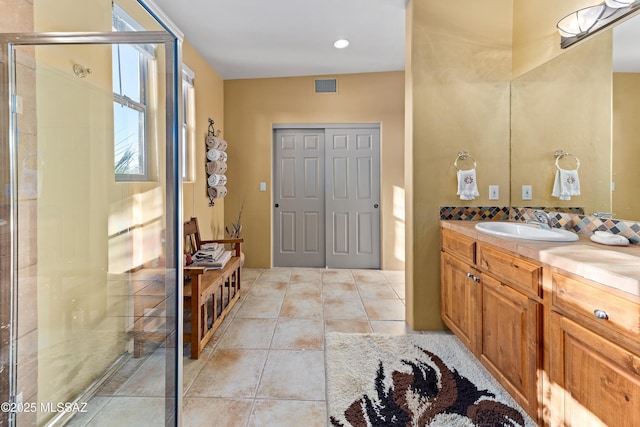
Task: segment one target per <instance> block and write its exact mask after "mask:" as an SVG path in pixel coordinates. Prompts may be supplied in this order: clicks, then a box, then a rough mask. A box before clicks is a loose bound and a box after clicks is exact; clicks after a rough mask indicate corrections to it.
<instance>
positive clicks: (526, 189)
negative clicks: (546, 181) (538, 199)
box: [522, 185, 533, 200]
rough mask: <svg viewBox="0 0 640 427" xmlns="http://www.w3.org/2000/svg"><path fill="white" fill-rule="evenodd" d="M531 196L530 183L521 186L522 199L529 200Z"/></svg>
mask: <svg viewBox="0 0 640 427" xmlns="http://www.w3.org/2000/svg"><path fill="white" fill-rule="evenodd" d="M532 198H533V190H532V188H531V186H530V185H523V186H522V200H531V199H532Z"/></svg>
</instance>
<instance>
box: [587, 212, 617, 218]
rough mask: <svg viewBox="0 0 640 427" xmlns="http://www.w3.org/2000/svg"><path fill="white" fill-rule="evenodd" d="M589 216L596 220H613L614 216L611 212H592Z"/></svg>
mask: <svg viewBox="0 0 640 427" xmlns="http://www.w3.org/2000/svg"><path fill="white" fill-rule="evenodd" d="M591 216H595V217H596V218H613V217H614V216H616V214H614V213H613V212H594V213H592V214H591Z"/></svg>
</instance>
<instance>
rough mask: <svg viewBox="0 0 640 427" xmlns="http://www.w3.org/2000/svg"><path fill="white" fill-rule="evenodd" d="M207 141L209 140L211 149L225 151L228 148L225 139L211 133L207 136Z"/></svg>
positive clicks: (208, 146) (208, 143)
mask: <svg viewBox="0 0 640 427" xmlns="http://www.w3.org/2000/svg"><path fill="white" fill-rule="evenodd" d="M206 141H207V148H208V149H210V150H220V151H225V150H226V149H227V145H228V144H227V141H225V140H224V139H222V138H220V137H217V136H212V135H209V136H207V139H206Z"/></svg>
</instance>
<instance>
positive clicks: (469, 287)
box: [440, 253, 479, 352]
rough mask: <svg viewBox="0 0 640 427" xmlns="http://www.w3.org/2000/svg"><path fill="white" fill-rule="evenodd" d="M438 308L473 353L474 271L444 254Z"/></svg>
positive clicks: (474, 330)
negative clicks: (469, 275)
mask: <svg viewBox="0 0 640 427" xmlns="http://www.w3.org/2000/svg"><path fill="white" fill-rule="evenodd" d="M440 271H441V276H440V277H441V284H440V286H441V288H442V289H441V290H440V298H441V301H440V306H441V307H440V309H441V312H442V320H443V321H444V323H445V324H446V325H447V326H448V327H449V328H450V329H451V330H452V331H453V333H455V334H456V336H457V337H458V338H459V339H460V341H462V342H463V343H464V344H465V345H466V346H467V348H469V349H470V350H471V351H473V352H475V342H476V337H475V336H476V333H477V332H476V331H477V328H478V326H479V325H478V323H479V322H478V319H477V313H478V310H477V308H476V307H477V304H478V303H477V302H476V295H477V293H478V287H479V285H478V283H477V282H475V281H474V280H473V278H474V277H477V276H476V275H474V276H472V277H468V274H469V273H471V274H477V273H476V272H475V270H473V269H472V267H470V266H469V265H468V264H466V263H464V262H462V261H460V260H458V259H457V258H454V257H452V256H451V255H449V254H447V253H443V254H442V258H441V269H440Z"/></svg>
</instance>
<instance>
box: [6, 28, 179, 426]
mask: <svg viewBox="0 0 640 427" xmlns="http://www.w3.org/2000/svg"><path fill="white" fill-rule="evenodd" d="M5 43H6V44H5V45H4V46H6V47H7V48H8V49H7V50H5V52H9V53H8V58H6V59H7V63H8V64H9V66H8V67H7V68H6V80H7V84H8V86H6V87H7V88H8V89H7V91H6V92H5V91H4V90H3V93H8V94H9V95H8V97H9V100H10V109H11V112H10V114H9V115H8V117H9V120H8V123H7V122H4V124H3V126H2V127H3V132H4V128H5V126H6V125H8V128H9V129H10V132H7V134H8V135H10V137H9V139H8V141H6V143H2V145H3V146H2V147H1V148H2V150H0V151H2V152H3V153H5V152H6V153H8V154H7V158H6V162H5V159H2V160H0V161H2V162H3V169H4V167H5V164H7V165H8V166H9V170H10V172H9V174H7V175H8V176H7V179H8V181H6V182H5V183H4V184H5V185H4V187H3V189H5V194H4V197H5V200H4V201H5V203H3V206H2V209H3V210H2V212H1V214H0V217H1V218H3V219H4V221H6V223H4V224H3V225H2V227H3V229H4V227H7V229H8V231H9V234H10V237H9V239H8V240H7V242H8V244H9V246H10V256H9V264H10V269H11V274H10V277H9V278H8V280H7V281H5V278H4V275H3V281H2V289H3V291H2V295H3V297H2V301H1V303H2V304H3V305H2V308H1V309H2V312H3V315H2V317H3V326H4V324H5V323H6V320H8V325H9V327H10V330H11V333H10V335H9V337H8V338H9V341H10V352H9V354H7V355H5V354H3V358H4V359H7V360H6V362H7V363H6V365H7V368H8V371H9V374H8V375H9V377H10V378H9V380H10V387H9V388H10V390H8V393H9V402H10V403H11V405H12V408H11V409H13V410H12V411H9V412H6V415H5V417H6V421H7V422H8V423H9V425H11V424H13V423H15V424H16V425H19V426H20V425H25V426H27V425H29V426H31V425H62V424H64V423H67V422H68V423H70V424H68V425H92V426H94V425H136V426H143V425H149V426H158V425H173V424H174V423H176V416H177V413H178V411H177V409H178V408H179V401H180V395H181V393H180V389H181V387H180V381H179V378H180V375H181V373H180V367H179V365H180V363H181V352H182V346H181V342H182V338H181V331H179V327H178V325H179V319H178V317H179V313H180V310H177V307H178V302H179V301H180V295H179V294H178V289H179V283H180V281H181V279H180V277H179V271H178V270H177V266H178V265H179V264H178V263H177V258H176V254H181V253H182V251H181V248H180V247H179V245H180V241H181V239H180V238H179V237H178V234H177V233H181V227H179V226H178V224H180V225H181V224H182V221H181V218H180V213H179V209H178V206H179V203H178V201H179V190H180V185H179V177H180V174H179V171H178V170H177V169H178V164H179V162H178V160H177V158H178V150H177V129H178V127H177V125H176V123H177V121H178V120H177V119H178V117H177V111H176V109H175V108H176V107H175V106H176V104H177V103H176V102H175V99H174V98H175V95H176V93H177V85H178V84H179V83H178V80H177V79H176V76H175V73H174V70H175V69H176V68H177V67H176V51H177V49H176V47H177V45H176V42H175V40H174V38H173V37H171V36H170V35H169V34H168V33H163V32H144V33H111V34H104V35H96V34H92V35H86V36H82V35H79V36H70V37H66V38H60V37H57V36H55V35H51V36H48V35H46V34H44V35H40V36H38V37H33V38H32V39H29V37H20V38H11V37H7V39H6V40H5ZM5 148H6V151H5ZM4 155H5V154H3V156H4ZM3 175H5V174H4V173H3ZM3 179H4V176H3ZM179 262H181V259H180V261H179ZM6 287H10V290H7V289H6ZM7 308H9V312H10V314H9V316H8V317H9V318H8V319H5V317H7V316H6V313H7ZM178 350H179V351H178ZM3 365H5V360H3Z"/></svg>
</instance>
